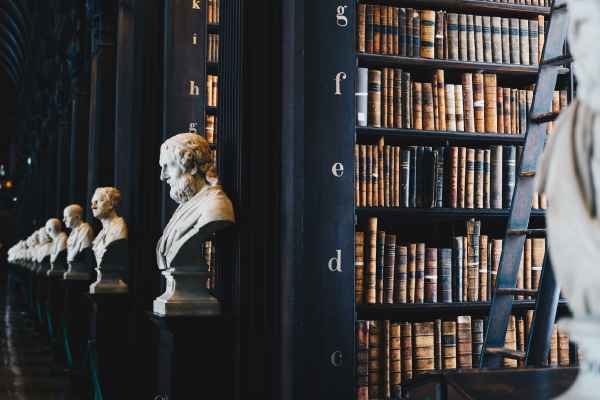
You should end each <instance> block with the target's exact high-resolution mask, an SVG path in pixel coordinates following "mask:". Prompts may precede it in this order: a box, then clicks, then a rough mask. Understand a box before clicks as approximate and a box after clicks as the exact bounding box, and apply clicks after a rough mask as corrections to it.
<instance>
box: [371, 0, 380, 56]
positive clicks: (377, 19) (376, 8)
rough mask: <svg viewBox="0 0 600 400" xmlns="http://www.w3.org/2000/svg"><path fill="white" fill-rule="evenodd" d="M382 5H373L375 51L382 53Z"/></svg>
mask: <svg viewBox="0 0 600 400" xmlns="http://www.w3.org/2000/svg"><path fill="white" fill-rule="evenodd" d="M380 24H381V7H380V6H376V5H374V6H373V53H375V54H381V25H380Z"/></svg>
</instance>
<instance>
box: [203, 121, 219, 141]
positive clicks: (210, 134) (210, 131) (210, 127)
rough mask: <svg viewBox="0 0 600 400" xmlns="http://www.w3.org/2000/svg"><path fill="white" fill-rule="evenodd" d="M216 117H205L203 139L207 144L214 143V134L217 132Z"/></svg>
mask: <svg viewBox="0 0 600 400" xmlns="http://www.w3.org/2000/svg"><path fill="white" fill-rule="evenodd" d="M216 127H217V117H216V116H215V115H208V114H207V115H206V126H205V127H204V132H205V135H204V137H205V138H206V140H207V141H208V143H210V144H213V143H216V141H215V138H216V136H215V134H216V132H217V129H216Z"/></svg>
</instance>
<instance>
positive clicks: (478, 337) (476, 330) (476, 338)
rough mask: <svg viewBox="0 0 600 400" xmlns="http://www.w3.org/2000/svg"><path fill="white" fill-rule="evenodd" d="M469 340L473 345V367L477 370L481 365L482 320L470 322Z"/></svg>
mask: <svg viewBox="0 0 600 400" xmlns="http://www.w3.org/2000/svg"><path fill="white" fill-rule="evenodd" d="M471 340H472V343H473V349H472V353H473V367H474V368H479V365H480V363H481V350H482V349H483V319H473V320H472V325H471Z"/></svg>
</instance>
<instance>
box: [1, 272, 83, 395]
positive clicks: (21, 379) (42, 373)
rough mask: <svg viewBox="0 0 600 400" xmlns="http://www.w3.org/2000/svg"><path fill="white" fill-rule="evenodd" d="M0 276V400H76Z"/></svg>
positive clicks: (60, 369)
mask: <svg viewBox="0 0 600 400" xmlns="http://www.w3.org/2000/svg"><path fill="white" fill-rule="evenodd" d="M9 287H10V285H8V284H7V280H6V275H5V274H2V277H0V310H1V311H0V360H1V365H0V399H2V400H13V399H14V400H30V399H31V400H76V397H73V396H71V395H70V394H69V383H68V380H67V377H66V375H65V372H64V370H63V369H62V368H60V367H59V366H58V365H56V363H55V362H54V361H53V359H52V353H51V349H50V346H49V345H48V344H47V343H45V341H47V339H46V338H44V337H43V336H40V335H39V334H38V333H37V332H36V331H35V329H34V321H33V320H32V319H31V317H30V316H29V315H28V314H27V313H25V311H24V307H23V306H22V305H20V304H18V303H17V302H16V300H15V296H14V293H11V290H10V289H9Z"/></svg>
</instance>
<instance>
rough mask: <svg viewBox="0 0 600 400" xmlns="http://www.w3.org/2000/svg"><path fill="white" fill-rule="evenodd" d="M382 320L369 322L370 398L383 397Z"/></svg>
mask: <svg viewBox="0 0 600 400" xmlns="http://www.w3.org/2000/svg"><path fill="white" fill-rule="evenodd" d="M381 325H382V323H381V321H370V322H369V399H381V398H382V397H381V394H382V390H381V389H382V388H381V382H382V378H383V373H382V372H383V371H382V368H381V367H382V366H381V364H382V359H383V351H382V348H381V340H380V339H381V338H380V326H381Z"/></svg>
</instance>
